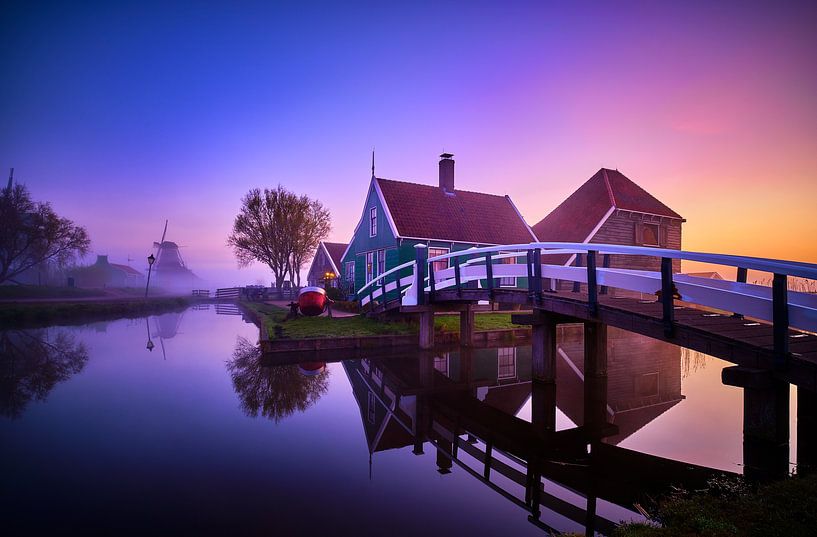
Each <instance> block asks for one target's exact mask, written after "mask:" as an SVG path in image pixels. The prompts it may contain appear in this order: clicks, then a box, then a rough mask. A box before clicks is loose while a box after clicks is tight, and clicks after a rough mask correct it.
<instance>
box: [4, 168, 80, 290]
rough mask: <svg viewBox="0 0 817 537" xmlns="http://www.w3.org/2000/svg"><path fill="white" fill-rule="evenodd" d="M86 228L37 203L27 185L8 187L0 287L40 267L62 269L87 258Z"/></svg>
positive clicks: (45, 204) (5, 196)
mask: <svg viewBox="0 0 817 537" xmlns="http://www.w3.org/2000/svg"><path fill="white" fill-rule="evenodd" d="M90 246H91V240H90V238H89V237H88V232H87V231H86V230H85V228H83V227H81V226H79V225H77V224H75V223H74V222H72V221H71V220H69V219H67V218H62V217H60V216H58V215H57V214H56V213H55V212H54V209H52V208H51V205H50V204H49V203H41V202H35V201H33V200H32V199H31V194H30V193H29V191H28V188H26V186H25V185H20V184H17V185H12V184H11V183H9V186H8V187H7V188H4V189H3V191H2V194H0V283H5V282H12V283H17V282H16V280H15V278H17V277H19V276H20V275H22V274H23V273H24V272H26V271H27V270H29V269H32V268H34V267H36V266H38V265H40V264H48V265H52V266H58V267H63V266H65V265H66V264H67V263H69V262H71V261H73V260H75V259H76V258H77V257H79V256H82V255H85V254H86V253H87V252H88V248H89V247H90Z"/></svg>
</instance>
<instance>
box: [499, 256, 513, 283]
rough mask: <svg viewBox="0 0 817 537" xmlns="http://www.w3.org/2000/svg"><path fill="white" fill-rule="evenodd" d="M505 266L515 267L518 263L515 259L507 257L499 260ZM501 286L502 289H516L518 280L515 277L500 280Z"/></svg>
mask: <svg viewBox="0 0 817 537" xmlns="http://www.w3.org/2000/svg"><path fill="white" fill-rule="evenodd" d="M502 253H506V254H507V253H510V252H502ZM499 261H500V262H501V263H502V264H503V265H513V264H514V263H516V258H515V257H506V258H503V259H500V260H499ZM499 286H500V287H516V278H514V277H513V276H508V277H505V278H500V279H499Z"/></svg>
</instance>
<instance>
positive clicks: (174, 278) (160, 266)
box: [153, 220, 199, 289]
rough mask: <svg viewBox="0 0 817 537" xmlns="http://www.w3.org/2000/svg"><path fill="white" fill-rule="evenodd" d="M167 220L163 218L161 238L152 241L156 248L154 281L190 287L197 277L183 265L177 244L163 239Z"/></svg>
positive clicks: (160, 283) (162, 284)
mask: <svg viewBox="0 0 817 537" xmlns="http://www.w3.org/2000/svg"><path fill="white" fill-rule="evenodd" d="M167 222H168V221H167V220H165V228H164V231H163V232H162V240H161V241H159V242H154V243H153V247H154V248H156V263H155V264H156V267H155V268H154V270H155V271H156V281H157V283H158V285H160V286H162V287H168V288H176V289H179V288H186V289H191V288H192V287H193V285H194V284H195V283H196V282H197V281H198V280H199V278H198V276H196V275H195V274H193V271H191V270H190V269H189V268H187V265H185V263H184V259H182V254H181V251H180V250H179V245H178V244H176V243H175V242H173V241H167V240H165V237H166V236H167Z"/></svg>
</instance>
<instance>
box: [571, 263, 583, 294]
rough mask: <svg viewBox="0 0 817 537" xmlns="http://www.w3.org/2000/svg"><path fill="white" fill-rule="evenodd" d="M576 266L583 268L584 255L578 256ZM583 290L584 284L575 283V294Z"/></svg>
mask: <svg viewBox="0 0 817 537" xmlns="http://www.w3.org/2000/svg"><path fill="white" fill-rule="evenodd" d="M575 265H576V266H577V267H580V266H582V254H576V262H575ZM581 290H582V284H581V283H579V282H573V292H574V293H578V292H579V291H581Z"/></svg>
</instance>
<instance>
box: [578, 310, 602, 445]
mask: <svg viewBox="0 0 817 537" xmlns="http://www.w3.org/2000/svg"><path fill="white" fill-rule="evenodd" d="M606 424H607V325H605V324H602V323H597V322H586V323H584V425H585V427H586V428H587V429H588V431H590V432H599V431H601V430H602V428H603V427H604V426H605V425H606Z"/></svg>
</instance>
